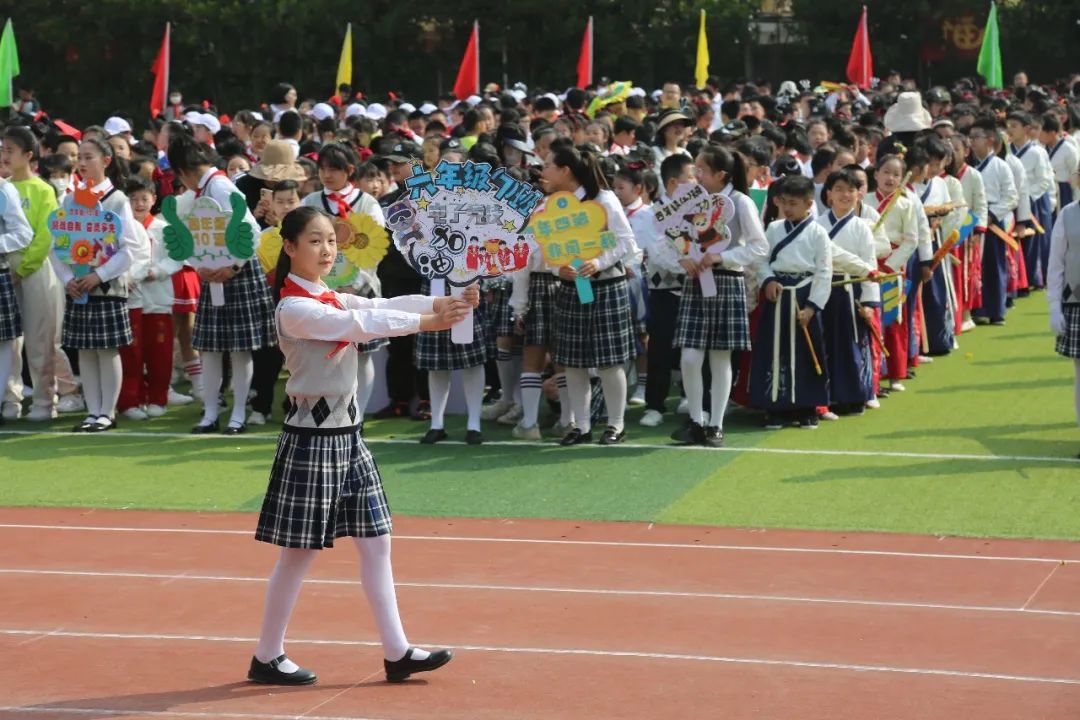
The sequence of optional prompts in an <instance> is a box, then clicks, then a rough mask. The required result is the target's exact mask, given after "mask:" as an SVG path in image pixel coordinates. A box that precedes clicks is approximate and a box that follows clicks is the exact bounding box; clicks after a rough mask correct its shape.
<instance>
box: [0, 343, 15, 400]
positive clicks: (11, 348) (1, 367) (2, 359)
mask: <svg viewBox="0 0 1080 720" xmlns="http://www.w3.org/2000/svg"><path fill="white" fill-rule="evenodd" d="M13 362H15V341H14V340H2V341H0V391H2V390H3V388H6V387H7V381H8V376H9V375H11V365H12V363H13Z"/></svg>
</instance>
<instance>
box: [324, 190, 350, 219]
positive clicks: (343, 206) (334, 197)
mask: <svg viewBox="0 0 1080 720" xmlns="http://www.w3.org/2000/svg"><path fill="white" fill-rule="evenodd" d="M352 191H353V186H352V185H346V186H345V187H343V188H341V191H340V192H330V193H328V194H327V195H326V199H327V200H329V201H330V202H331V203H337V216H338V217H339V218H345V217H349V213H351V212H352V206H351V205H349V203H348V202H347V201H346V200H345V198H347V197H348V196H349V195H350V194H351V193H352Z"/></svg>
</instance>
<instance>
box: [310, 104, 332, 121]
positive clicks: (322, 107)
mask: <svg viewBox="0 0 1080 720" xmlns="http://www.w3.org/2000/svg"><path fill="white" fill-rule="evenodd" d="M308 115H310V116H311V117H313V118H315V119H316V120H328V119H329V118H332V117H334V108H333V107H331V105H330V104H329V103H324V102H321V103H315V107H313V108H311V111H310V112H308Z"/></svg>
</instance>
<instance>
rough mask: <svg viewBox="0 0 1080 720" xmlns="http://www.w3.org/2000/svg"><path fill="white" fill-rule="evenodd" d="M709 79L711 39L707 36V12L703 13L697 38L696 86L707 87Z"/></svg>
mask: <svg viewBox="0 0 1080 720" xmlns="http://www.w3.org/2000/svg"><path fill="white" fill-rule="evenodd" d="M708 78H709V38H708V37H706V36H705V11H704V10H702V11H701V29H700V30H698V36H697V66H696V67H695V68H694V84H695V85H697V86H698V87H699V88H703V87H705V81H706V80H707V79H708Z"/></svg>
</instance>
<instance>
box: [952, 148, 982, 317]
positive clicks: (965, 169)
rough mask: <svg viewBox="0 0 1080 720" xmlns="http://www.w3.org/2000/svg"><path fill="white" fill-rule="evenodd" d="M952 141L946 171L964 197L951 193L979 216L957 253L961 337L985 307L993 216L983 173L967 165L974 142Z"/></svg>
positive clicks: (956, 276) (956, 283) (957, 286)
mask: <svg viewBox="0 0 1080 720" xmlns="http://www.w3.org/2000/svg"><path fill="white" fill-rule="evenodd" d="M949 140H950V142H951V143H952V150H953V154H952V159H951V160H950V162H949V165H948V166H947V168H946V175H945V181H946V182H947V183H950V179H951V180H955V181H956V182H958V183H959V185H960V194H959V195H956V194H955V191H954V190H951V189H950V193H949V194H950V197H952V199H953V202H956V203H962V204H964V205H966V206H967V210H968V211H969V212H970V213H971V214H972V215H974V216H975V228H974V229H973V230H972V231H971V236H970V237H969V238H968V239H967V240H966V241H965V242H964V244H963V245H962V246H961V247H960V249H959V250H958V251H957V252H956V253H955V254H957V255H958V257H960V259H961V262H960V264H958V265H957V266H956V269H955V285H956V288H957V292H956V296H957V306H958V308H959V309H960V310H961V312H959V313H958V314H957V315H958V317H957V324H958V328H957V333H960V332H966V331H968V330H971V329H973V328H974V327H975V320H974V319H973V317H972V313H973V312H974V311H975V310H976V309H977V308H980V307H982V256H983V245H984V243H985V242H986V239H985V235H986V224H987V223H988V222H989V215H988V211H987V207H986V188H985V186H984V185H983V178H982V173H980V172H978V171H977V170H975V169H974V168H973V167H971V165H968V163H967V158H968V156H969V155H970V154H971V141H970V140H969V139H968V136H967V135H964V134H962V133H957V134H955V135H953V136H952V137H951V138H949ZM951 185H952V183H950V186H951ZM961 217H963V215H962V214H961ZM961 222H962V221H961Z"/></svg>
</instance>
